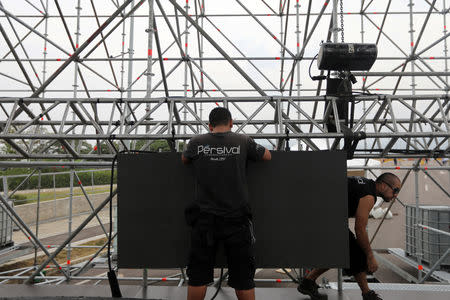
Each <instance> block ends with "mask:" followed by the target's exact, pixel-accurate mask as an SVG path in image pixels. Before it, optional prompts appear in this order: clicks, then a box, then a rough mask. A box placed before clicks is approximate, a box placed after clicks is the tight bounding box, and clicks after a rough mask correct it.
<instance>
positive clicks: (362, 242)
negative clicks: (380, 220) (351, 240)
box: [355, 228, 373, 257]
mask: <svg viewBox="0 0 450 300" xmlns="http://www.w3.org/2000/svg"><path fill="white" fill-rule="evenodd" d="M355 232H356V242H357V243H358V245H359V246H360V247H361V249H362V250H363V251H364V253H365V254H366V256H367V257H370V256H373V253H372V248H371V247H370V243H369V235H368V234H367V231H366V229H365V228H361V229H358V228H356V229H355Z"/></svg>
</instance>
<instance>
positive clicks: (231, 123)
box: [229, 120, 233, 129]
mask: <svg viewBox="0 0 450 300" xmlns="http://www.w3.org/2000/svg"><path fill="white" fill-rule="evenodd" d="M229 126H230V129H231V128H232V127H233V120H230V123H229Z"/></svg>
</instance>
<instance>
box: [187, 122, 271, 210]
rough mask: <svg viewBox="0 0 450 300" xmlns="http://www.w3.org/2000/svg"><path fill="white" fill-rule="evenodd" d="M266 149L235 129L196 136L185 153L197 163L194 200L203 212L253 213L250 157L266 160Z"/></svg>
mask: <svg viewBox="0 0 450 300" xmlns="http://www.w3.org/2000/svg"><path fill="white" fill-rule="evenodd" d="M264 151H265V148H264V147H262V146H260V145H258V144H256V143H255V142H254V141H253V139H251V138H250V137H248V136H246V135H242V134H237V133H233V132H231V131H228V132H223V133H207V134H202V135H198V136H195V137H193V138H192V139H191V140H190V141H189V144H188V146H187V149H186V150H185V151H184V153H183V155H184V157H186V158H188V159H190V160H192V163H193V165H194V169H195V175H196V192H195V200H194V201H195V204H197V205H198V206H199V208H200V211H202V212H207V213H211V214H214V215H218V216H223V217H241V216H244V215H246V214H249V213H250V209H249V206H248V190H247V178H246V171H247V160H254V161H257V160H262V157H263V155H264Z"/></svg>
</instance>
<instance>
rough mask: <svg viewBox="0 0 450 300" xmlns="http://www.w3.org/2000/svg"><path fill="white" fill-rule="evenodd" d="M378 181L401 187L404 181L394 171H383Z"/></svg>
mask: <svg viewBox="0 0 450 300" xmlns="http://www.w3.org/2000/svg"><path fill="white" fill-rule="evenodd" d="M376 182H379V183H381V182H386V183H387V184H390V185H391V186H398V187H400V186H401V184H402V181H401V180H400V178H398V177H397V175H395V174H392V173H383V174H381V175H380V176H378V178H377V180H376Z"/></svg>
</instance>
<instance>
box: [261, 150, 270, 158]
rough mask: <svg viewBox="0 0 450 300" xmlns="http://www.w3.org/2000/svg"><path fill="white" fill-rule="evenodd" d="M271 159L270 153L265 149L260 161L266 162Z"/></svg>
mask: <svg viewBox="0 0 450 300" xmlns="http://www.w3.org/2000/svg"><path fill="white" fill-rule="evenodd" d="M271 159H272V153H270V151H269V150H267V149H265V151H264V155H263V157H262V160H265V161H267V160H271Z"/></svg>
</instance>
